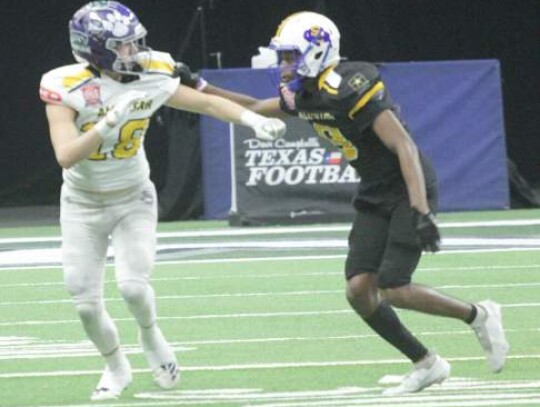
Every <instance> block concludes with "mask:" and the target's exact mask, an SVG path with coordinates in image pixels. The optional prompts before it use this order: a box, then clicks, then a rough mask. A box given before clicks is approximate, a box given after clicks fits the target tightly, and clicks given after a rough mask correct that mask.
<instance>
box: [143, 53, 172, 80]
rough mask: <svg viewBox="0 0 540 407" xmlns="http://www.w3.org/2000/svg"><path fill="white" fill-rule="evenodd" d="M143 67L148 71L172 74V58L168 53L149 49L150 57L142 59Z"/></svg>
mask: <svg viewBox="0 0 540 407" xmlns="http://www.w3.org/2000/svg"><path fill="white" fill-rule="evenodd" d="M141 65H142V66H143V69H144V70H145V71H146V72H148V73H158V74H165V75H169V76H173V73H174V59H173V58H172V57H171V55H170V54H168V53H166V52H160V51H150V58H149V59H148V60H145V61H142V62H141Z"/></svg>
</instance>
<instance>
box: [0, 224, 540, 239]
mask: <svg viewBox="0 0 540 407" xmlns="http://www.w3.org/2000/svg"><path fill="white" fill-rule="evenodd" d="M536 225H540V219H514V220H487V221H471V222H467V221H463V222H440V223H439V226H440V227H441V228H443V229H444V228H481V227H501V226H536ZM349 230H350V225H348V224H346V225H345V224H344V225H327V226H300V227H295V226H279V227H277V226H276V227H261V228H253V229H252V228H248V229H235V228H229V229H212V230H194V231H185V232H159V233H158V238H175V237H214V236H215V237H218V236H254V235H281V234H291V233H324V232H347V231H349ZM60 240H61V238H60V237H59V236H51V237H19V238H17V237H12V238H9V237H7V238H0V244H7V243H39V242H60Z"/></svg>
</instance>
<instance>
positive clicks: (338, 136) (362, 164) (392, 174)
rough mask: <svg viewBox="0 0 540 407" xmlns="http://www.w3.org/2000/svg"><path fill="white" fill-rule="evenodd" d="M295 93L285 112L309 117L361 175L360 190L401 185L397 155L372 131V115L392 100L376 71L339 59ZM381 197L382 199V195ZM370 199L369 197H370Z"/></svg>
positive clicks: (368, 192)
mask: <svg viewBox="0 0 540 407" xmlns="http://www.w3.org/2000/svg"><path fill="white" fill-rule="evenodd" d="M311 85H313V86H306V87H305V88H304V89H303V90H302V91H300V92H298V93H297V94H296V95H295V99H294V101H295V103H294V105H295V109H294V111H292V110H290V109H288V108H287V106H288V105H287V104H286V101H285V100H284V99H283V97H282V101H281V107H282V109H283V110H284V111H287V112H289V113H292V114H295V115H296V116H298V117H299V118H301V119H305V120H308V121H309V122H310V123H311V124H312V126H313V128H314V129H315V131H316V132H317V134H318V135H319V136H321V137H323V138H327V139H328V140H329V141H330V142H331V143H332V144H334V145H335V146H336V147H338V148H339V149H340V150H341V151H342V153H343V155H344V156H345V157H346V158H347V159H348V160H349V163H350V164H351V165H352V166H353V167H354V168H355V169H356V170H357V171H358V174H359V175H360V177H361V182H360V186H359V193H360V194H361V195H362V194H364V195H366V198H369V196H370V195H375V196H373V198H374V199H375V200H378V199H381V198H382V197H376V195H380V194H381V190H385V189H387V188H386V187H387V186H389V185H396V184H399V185H400V186H399V189H402V187H403V178H402V175H401V171H400V166H399V161H398V158H397V156H396V155H395V154H394V153H393V152H392V151H390V150H389V149H388V148H387V147H386V146H385V145H384V144H383V142H382V141H381V139H380V138H379V137H378V136H377V135H376V134H375V133H374V132H373V130H372V124H373V121H374V120H375V118H376V117H377V116H378V115H379V114H380V113H381V112H383V111H385V110H387V109H391V110H394V105H393V102H392V100H391V98H390V95H389V92H388V90H387V89H386V86H385V84H384V81H383V80H382V79H381V76H380V74H379V70H378V69H377V67H376V66H375V65H373V64H370V63H366V62H342V63H340V64H339V65H337V66H336V67H332V68H329V69H327V70H326V71H324V72H323V73H322V74H321V75H320V76H319V77H318V78H317V83H316V84H311ZM382 199H384V198H382ZM368 200H372V199H368Z"/></svg>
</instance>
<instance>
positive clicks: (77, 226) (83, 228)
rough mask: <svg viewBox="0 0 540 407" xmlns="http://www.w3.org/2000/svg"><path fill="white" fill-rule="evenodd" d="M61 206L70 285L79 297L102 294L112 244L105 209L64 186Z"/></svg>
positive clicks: (67, 273) (63, 243) (63, 246)
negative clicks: (108, 251) (91, 204)
mask: <svg viewBox="0 0 540 407" xmlns="http://www.w3.org/2000/svg"><path fill="white" fill-rule="evenodd" d="M60 208H61V209H60V225H61V230H62V264H63V271H64V281H65V283H66V287H67V289H68V291H69V292H70V294H71V295H72V296H74V297H75V298H78V297H85V299H96V298H100V297H101V292H102V281H103V274H104V270H105V261H106V255H107V247H108V230H107V228H108V225H107V223H106V220H105V215H104V213H103V210H102V209H100V208H97V207H92V206H88V205H86V204H84V203H80V202H78V201H77V199H76V198H74V197H72V196H69V195H68V193H67V192H65V191H64V189H63V191H62V202H61V205H60Z"/></svg>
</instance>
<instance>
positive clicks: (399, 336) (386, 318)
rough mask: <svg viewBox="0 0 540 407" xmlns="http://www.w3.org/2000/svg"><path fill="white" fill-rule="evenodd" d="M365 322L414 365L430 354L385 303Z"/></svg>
mask: <svg viewBox="0 0 540 407" xmlns="http://www.w3.org/2000/svg"><path fill="white" fill-rule="evenodd" d="M364 321H366V324H368V325H369V326H370V327H371V329H373V330H374V331H375V332H377V333H378V334H379V335H380V336H381V337H382V338H383V339H384V340H386V341H387V342H388V343H390V344H391V345H392V346H394V347H395V348H397V349H398V350H399V351H401V353H403V354H404V355H405V356H407V357H408V358H409V359H410V360H411V361H412V362H413V363H415V362H418V361H419V360H420V359H422V358H423V357H425V356H426V355H427V354H428V350H427V349H426V347H425V346H424V345H422V343H421V342H420V341H419V340H418V339H416V338H415V337H414V336H413V335H412V334H411V332H410V331H409V330H408V329H407V328H405V326H404V325H403V324H402V323H401V321H400V320H399V317H398V316H397V314H396V312H395V311H394V310H393V309H392V307H391V306H390V305H389V304H388V303H386V302H385V301H383V302H381V304H380V305H379V307H378V308H377V309H376V310H375V312H374V313H373V314H372V315H371V316H370V317H369V318H364Z"/></svg>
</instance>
